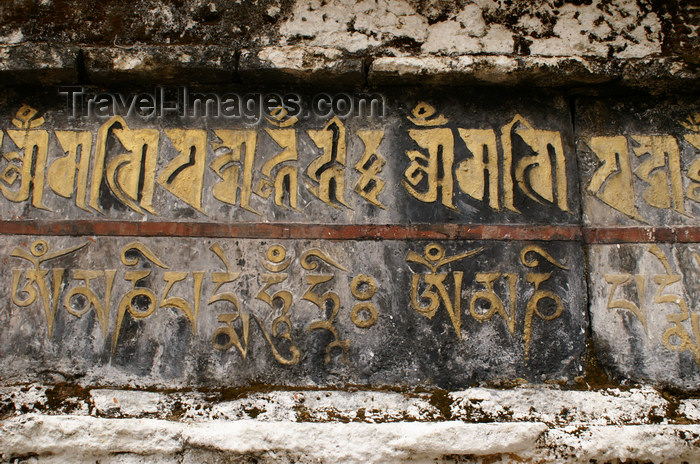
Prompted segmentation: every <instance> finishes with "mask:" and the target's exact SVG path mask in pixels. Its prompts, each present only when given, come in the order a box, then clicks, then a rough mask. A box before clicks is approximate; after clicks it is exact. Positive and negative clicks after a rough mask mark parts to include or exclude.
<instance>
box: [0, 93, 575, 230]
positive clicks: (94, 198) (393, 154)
mask: <svg viewBox="0 0 700 464" xmlns="http://www.w3.org/2000/svg"><path fill="white" fill-rule="evenodd" d="M277 115H278V118H266V120H265V121H264V122H263V123H262V124H261V125H260V126H244V125H240V127H230V126H226V125H224V124H223V123H221V122H220V123H218V125H217V123H216V122H213V123H211V128H209V127H182V125H180V126H179V127H177V128H170V127H168V125H166V124H165V123H163V122H162V121H161V122H159V121H153V122H151V123H144V121H140V120H139V121H132V122H129V121H127V120H125V119H124V118H123V117H121V116H114V117H112V118H110V119H108V120H107V121H103V122H100V123H99V124H97V123H95V122H93V123H90V121H81V122H80V125H81V126H82V127H83V128H82V129H76V128H74V127H71V125H75V124H76V122H75V121H74V120H60V119H59V120H51V122H47V118H49V117H50V116H53V115H51V113H50V112H48V113H45V114H44V115H43V116H42V115H41V114H40V113H39V111H38V110H37V109H34V108H32V107H29V106H22V107H21V108H20V109H19V111H17V113H16V114H15V115H14V116H13V117H12V118H9V124H8V127H6V128H4V130H3V131H0V146H1V147H2V157H0V194H1V198H0V200H3V201H5V206H4V208H3V211H4V213H3V214H4V215H5V216H6V217H13V212H14V211H15V210H18V207H20V206H22V207H24V205H26V206H29V207H31V208H30V210H29V211H30V214H33V215H37V216H38V217H47V218H54V217H57V216H60V215H61V212H63V211H66V212H70V214H72V215H74V216H82V217H99V215H103V214H106V215H108V216H111V217H119V218H131V217H134V218H137V217H139V216H141V215H142V216H147V217H149V218H151V217H153V218H155V217H160V218H165V219H168V218H170V219H178V218H179V217H181V216H182V215H183V214H184V215H185V216H187V217H198V218H202V219H204V220H206V218H210V219H212V218H218V219H224V220H227V219H230V217H231V214H232V213H231V211H233V212H234V214H237V215H240V217H241V218H244V219H247V220H252V221H256V220H262V219H266V220H270V219H271V220H276V219H278V218H280V217H283V218H291V219H294V220H297V221H299V220H304V219H313V218H314V217H317V218H319V219H320V218H321V217H324V216H325V217H326V218H327V217H328V213H329V212H332V211H333V210H337V211H338V212H340V213H341V214H344V215H345V216H344V217H345V218H352V217H353V214H354V213H355V211H356V210H358V208H359V209H361V211H362V215H363V216H364V215H365V213H366V212H370V213H371V217H377V218H384V220H385V221H390V222H401V221H402V220H405V219H406V218H405V217H403V216H402V215H403V214H404V213H403V212H402V209H403V208H404V207H403V206H402V205H403V204H404V203H406V204H409V205H410V204H416V205H431V207H432V208H437V209H439V210H444V213H443V214H457V216H456V217H457V218H458V217H459V215H460V214H463V215H464V214H466V216H463V217H464V218H466V217H468V216H469V214H470V213H472V212H473V211H474V210H475V208H476V209H483V210H489V211H491V212H493V213H494V214H498V213H508V214H510V215H511V216H512V217H519V216H521V215H522V214H527V211H525V212H524V211H523V208H524V207H527V208H534V209H541V210H542V211H543V213H542V214H545V213H546V212H547V211H549V210H554V211H557V212H558V214H563V215H564V216H563V217H568V216H567V215H571V214H573V213H574V212H575V210H576V205H575V204H572V203H571V199H570V198H569V196H570V194H569V192H570V191H575V190H573V189H575V182H574V183H573V184H572V182H571V180H570V179H569V174H568V171H567V169H569V171H570V167H569V168H567V166H568V165H569V164H571V163H572V160H571V157H572V153H571V152H570V149H569V146H570V145H569V144H568V143H567V142H566V141H565V140H564V138H563V137H565V136H563V135H562V133H561V131H560V130H559V129H557V128H554V130H552V129H550V128H542V127H537V125H536V124H534V123H533V122H532V121H531V120H529V119H528V118H526V117H524V116H522V115H520V114H510V115H508V116H506V117H502V118H500V120H501V121H502V123H501V124H499V125H497V126H496V125H493V124H487V125H484V123H483V121H469V120H464V121H461V120H460V118H458V117H454V116H450V117H447V116H445V115H444V114H442V113H440V110H439V109H438V107H435V106H433V105H431V104H429V103H426V102H418V103H417V104H415V106H414V107H413V109H412V110H411V111H410V112H409V113H408V114H405V113H403V114H395V115H390V117H388V118H386V119H378V120H374V121H367V120H359V119H358V120H352V119H350V120H346V121H343V120H341V119H340V118H338V117H333V118H329V119H327V120H318V121H317V122H314V123H311V122H308V121H305V122H303V123H302V122H300V121H298V120H297V118H296V117H288V116H287V115H286V114H285V113H284V112H283V111H280V112H278V113H277ZM13 204H16V206H17V207H13V206H12V205H13ZM175 207H177V209H178V211H179V212H178V213H174V212H173V209H176V208H175ZM183 208H184V209H183ZM222 208H229V209H222ZM328 208H330V209H328ZM186 210H189V211H188V212H183V211H186ZM227 211H228V212H227ZM280 215H282V216H280ZM528 216H531V214H530V215H528ZM236 217H239V216H236ZM509 217H510V216H509ZM366 220H367V218H366V217H360V218H357V219H356V221H358V222H364V221H366Z"/></svg>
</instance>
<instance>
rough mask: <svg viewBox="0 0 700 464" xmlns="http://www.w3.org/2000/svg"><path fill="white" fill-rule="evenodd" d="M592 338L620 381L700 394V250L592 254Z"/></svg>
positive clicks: (605, 248) (620, 248)
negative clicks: (686, 389)
mask: <svg viewBox="0 0 700 464" xmlns="http://www.w3.org/2000/svg"><path fill="white" fill-rule="evenodd" d="M588 253H589V265H590V283H589V286H590V298H591V300H590V317H591V330H592V337H593V341H594V344H595V346H596V349H597V353H598V356H599V358H600V361H601V363H602V364H603V366H604V368H605V369H606V370H607V371H608V373H609V374H611V375H612V376H613V377H614V378H616V379H617V380H621V379H630V380H632V381H635V382H652V383H655V384H664V385H672V386H677V387H681V388H690V389H698V388H700V368H699V364H700V323H699V314H698V309H699V308H698V301H700V245H699V244H697V243H693V244H674V245H671V244H621V245H594V246H591V247H590V248H589V252H588Z"/></svg>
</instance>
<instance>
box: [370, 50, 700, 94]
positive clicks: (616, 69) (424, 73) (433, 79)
mask: <svg viewBox="0 0 700 464" xmlns="http://www.w3.org/2000/svg"><path fill="white" fill-rule="evenodd" d="M698 77H700V71H698V70H697V69H695V68H694V67H692V66H691V65H689V64H688V63H686V62H685V61H682V60H680V59H677V58H645V59H612V60H608V59H602V58H585V57H542V56H510V55H483V56H479V55H463V56H457V57H449V56H406V57H382V58H377V59H375V60H374V61H373V62H372V64H371V66H370V68H369V75H368V82H369V84H370V85H388V84H396V83H397V82H400V83H401V84H405V85H426V84H440V85H478V84H482V85H483V84H487V85H536V86H542V87H563V86H595V85H600V84H612V85H615V86H621V87H631V88H644V89H649V90H652V91H665V90H682V91H692V90H697V89H698Z"/></svg>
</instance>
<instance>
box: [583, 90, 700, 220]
mask: <svg viewBox="0 0 700 464" xmlns="http://www.w3.org/2000/svg"><path fill="white" fill-rule="evenodd" d="M576 146H577V151H578V154H579V169H580V175H581V190H582V192H583V198H584V199H583V213H584V217H583V221H584V222H585V223H588V224H593V225H604V226H612V225H635V224H636V225H644V224H648V225H653V226H671V225H698V224H700V106H699V105H698V104H697V102H696V99H693V98H688V97H666V98H663V99H661V98H651V97H646V98H635V99H624V100H619V99H617V100H616V99H610V98H595V99H594V98H590V99H579V100H578V101H577V104H576Z"/></svg>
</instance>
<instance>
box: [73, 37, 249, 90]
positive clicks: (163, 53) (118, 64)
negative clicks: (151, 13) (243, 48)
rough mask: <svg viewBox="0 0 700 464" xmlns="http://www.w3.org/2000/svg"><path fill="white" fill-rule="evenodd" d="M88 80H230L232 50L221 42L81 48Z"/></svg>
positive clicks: (232, 71)
mask: <svg viewBox="0 0 700 464" xmlns="http://www.w3.org/2000/svg"><path fill="white" fill-rule="evenodd" d="M83 53H84V63H85V72H86V78H87V80H88V82H90V83H91V84H102V85H105V84H144V83H147V84H153V83H178V84H180V83H183V82H190V83H206V84H210V83H217V84H230V83H231V82H232V81H233V76H234V74H235V70H236V56H235V50H230V49H228V48H226V47H221V46H202V45H199V46H187V45H168V46H157V45H143V46H142V45H134V46H131V47H85V48H83Z"/></svg>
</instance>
